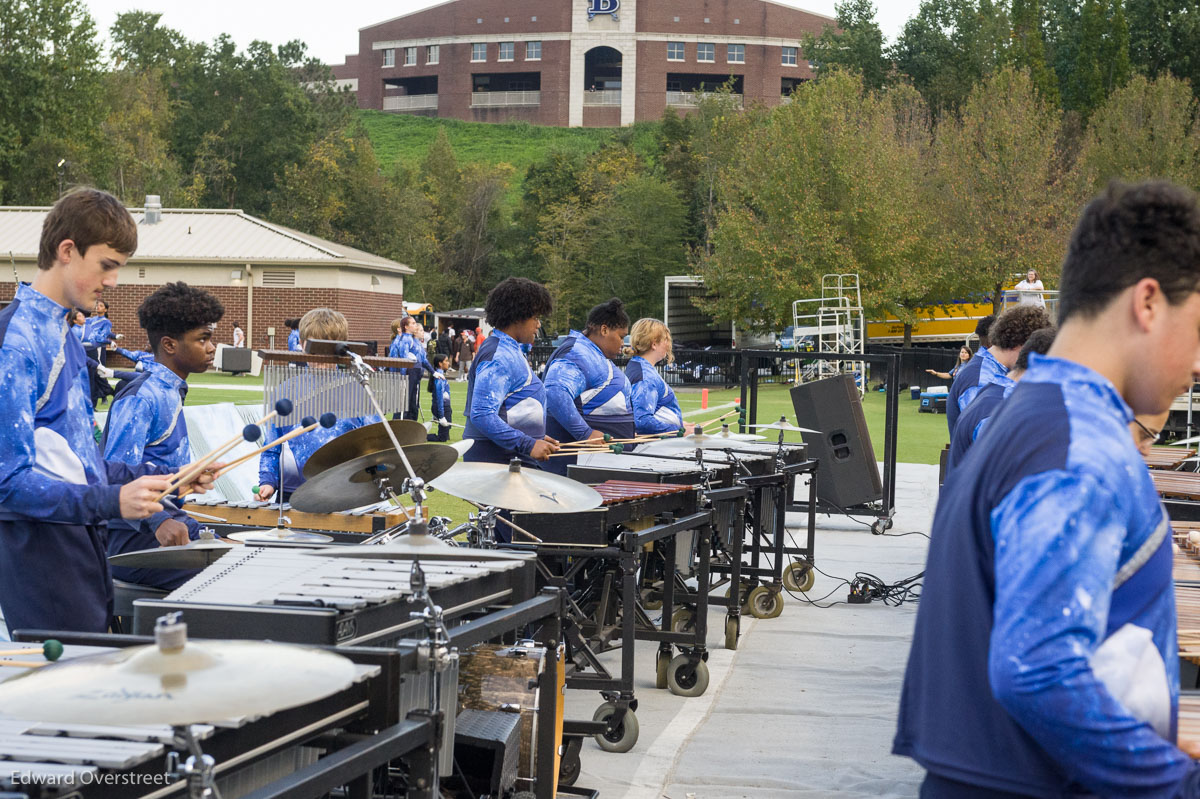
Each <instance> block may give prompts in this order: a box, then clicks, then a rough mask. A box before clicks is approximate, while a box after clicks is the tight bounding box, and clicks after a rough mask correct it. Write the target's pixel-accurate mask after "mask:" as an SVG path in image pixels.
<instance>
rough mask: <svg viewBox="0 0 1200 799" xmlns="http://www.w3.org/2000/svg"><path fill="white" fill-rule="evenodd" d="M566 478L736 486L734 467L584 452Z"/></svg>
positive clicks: (572, 465) (569, 469)
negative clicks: (734, 482) (734, 483)
mask: <svg viewBox="0 0 1200 799" xmlns="http://www.w3.org/2000/svg"><path fill="white" fill-rule="evenodd" d="M567 476H568V477H570V478H571V479H572V480H578V481H579V482H581V483H592V484H594V483H603V482H604V481H605V480H636V481H638V482H642V483H675V484H677V485H701V484H704V483H705V481H706V480H707V484H708V485H709V486H710V487H713V488H721V487H725V486H729V485H732V484H733V480H734V470H733V465H732V464H728V463H725V464H707V463H706V464H705V465H704V466H703V467H701V466H699V465H698V464H696V463H695V462H694V461H693V462H690V463H689V462H687V461H681V460H673V459H671V458H652V457H649V456H646V457H641V456H635V455H632V454H624V453H619V454H618V453H614V452H585V453H581V454H580V455H579V456H578V462H576V463H572V464H571V465H570V466H568V467H567Z"/></svg>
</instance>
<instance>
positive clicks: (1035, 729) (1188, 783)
mask: <svg viewBox="0 0 1200 799" xmlns="http://www.w3.org/2000/svg"><path fill="white" fill-rule="evenodd" d="M991 521H992V531H993V534H994V536H995V542H996V543H995V582H996V600H995V620H994V624H993V628H992V635H991V642H990V647H989V653H988V678H989V680H990V683H991V688H992V693H993V695H994V696H995V698H996V700H997V701H998V702H999V703H1000V704H1001V705H1002V706H1003V707H1004V709H1005V710H1006V711H1007V712H1008V713H1009V714H1010V715H1011V716H1012V717H1013V718H1014V719H1015V720H1016V721H1017V723H1018V724H1020V725H1021V727H1022V728H1023V729H1024V730H1025V731H1026V732H1028V733H1029V734H1030V735H1031V736H1032V737H1033V738H1034V740H1036V741H1037V743H1038V744H1039V745H1040V746H1041V747H1042V748H1043V749H1045V750H1046V752H1047V753H1048V754H1049V755H1050V756H1051V757H1052V758H1054V760H1055V761H1057V763H1058V764H1059V766H1060V767H1061V768H1062V769H1063V770H1064V771H1065V772H1066V774H1067V775H1068V776H1069V777H1070V778H1071V779H1073V780H1076V781H1078V782H1080V783H1081V784H1082V785H1084V786H1085V787H1086V788H1087V789H1088V790H1089V791H1091V792H1093V793H1096V794H1098V795H1101V796H1123V797H1163V799H1166V797H1177V796H1183V797H1194V796H1197V795H1200V765H1197V764H1196V763H1194V762H1193V761H1192V760H1191V759H1190V758H1189V757H1188V756H1187V755H1185V754H1184V753H1183V752H1182V751H1180V750H1179V749H1178V748H1177V747H1176V746H1175V745H1174V744H1173V743H1170V742H1169V741H1166V740H1164V739H1163V738H1161V737H1160V736H1159V735H1158V734H1156V733H1155V732H1154V730H1153V729H1152V728H1151V727H1150V725H1149V724H1147V723H1145V722H1143V721H1140V720H1138V719H1136V718H1134V717H1132V716H1131V715H1129V713H1128V711H1126V710H1125V708H1124V707H1123V706H1122V705H1121V704H1120V703H1119V702H1118V701H1117V700H1116V699H1114V698H1113V697H1112V695H1111V694H1110V693H1109V692H1108V690H1107V689H1106V688H1105V686H1104V684H1103V683H1101V682H1100V681H1099V680H1098V679H1097V678H1096V675H1095V674H1094V673H1093V672H1092V670H1091V666H1090V665H1089V659H1090V658H1091V655H1092V653H1093V652H1095V650H1096V648H1097V647H1098V646H1099V645H1100V644H1101V643H1102V642H1103V639H1104V633H1105V628H1106V624H1107V620H1108V612H1109V602H1110V600H1111V595H1112V585H1113V579H1114V577H1115V576H1116V574H1117V568H1118V558H1119V553H1120V552H1121V548H1122V543H1123V542H1124V539H1125V536H1126V534H1127V533H1126V528H1125V524H1124V522H1123V520H1122V519H1121V518H1120V516H1119V515H1118V511H1117V498H1116V497H1115V496H1113V494H1112V493H1111V492H1110V491H1108V490H1107V489H1106V488H1104V487H1103V486H1102V485H1101V484H1100V483H1099V482H1098V481H1097V480H1096V479H1095V478H1093V477H1092V476H1090V475H1077V474H1070V473H1065V472H1059V471H1055V472H1047V473H1043V474H1039V475H1036V476H1034V477H1030V478H1027V479H1026V480H1024V481H1022V482H1020V483H1018V484H1017V486H1016V487H1015V488H1014V489H1013V490H1012V491H1010V492H1009V494H1008V496H1006V497H1005V498H1004V500H1003V501H1002V502H1001V503H1000V505H999V506H997V508H996V509H995V510H994V511H993V512H992V517H991ZM1169 656H1170V657H1171V658H1172V660H1173V658H1174V652H1171V653H1169ZM1173 666H1174V664H1173V663H1172V664H1171V666H1169V668H1170V667H1173ZM1164 688H1165V686H1164Z"/></svg>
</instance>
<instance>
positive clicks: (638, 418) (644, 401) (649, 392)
mask: <svg viewBox="0 0 1200 799" xmlns="http://www.w3.org/2000/svg"><path fill="white" fill-rule="evenodd" d="M643 368H644V367H643ZM630 390H631V392H632V400H633V422H634V425H635V426H636V427H637V431H638V432H639V433H673V432H675V431H676V430H678V429H679V427H678V426H677V425H672V424H669V423H667V422H665V421H663V420H662V419H660V418H658V417H657V416H655V412H656V411H657V410H658V407H659V399H660V396H659V392H658V387H657V386H655V385H651V382H650V381H649V380H647V379H644V378H643V379H642V380H639V381H638V382H636V383H634V384H633V385H632V386H630Z"/></svg>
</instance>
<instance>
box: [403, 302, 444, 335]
mask: <svg viewBox="0 0 1200 799" xmlns="http://www.w3.org/2000/svg"><path fill="white" fill-rule="evenodd" d="M404 312H405V313H406V314H408V315H409V316H411V317H412V318H414V319H416V320H417V321H418V322H420V323H421V327H423V328H425V329H426V330H432V331H433V332H434V333H436V332H437V331H436V330H434V327H433V305H432V304H430V303H428V302H406V303H404Z"/></svg>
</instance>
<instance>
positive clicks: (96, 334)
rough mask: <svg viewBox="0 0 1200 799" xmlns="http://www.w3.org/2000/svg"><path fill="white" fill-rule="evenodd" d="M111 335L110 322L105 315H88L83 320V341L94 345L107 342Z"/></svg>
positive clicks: (97, 345) (100, 345) (99, 345)
mask: <svg viewBox="0 0 1200 799" xmlns="http://www.w3.org/2000/svg"><path fill="white" fill-rule="evenodd" d="M111 335H112V322H111V321H110V320H109V318H108V317H107V316H89V317H88V318H87V319H85V320H83V343H84V344H85V345H89V346H94V347H103V346H105V345H106V344H108V339H109V337H110V336H111Z"/></svg>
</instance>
